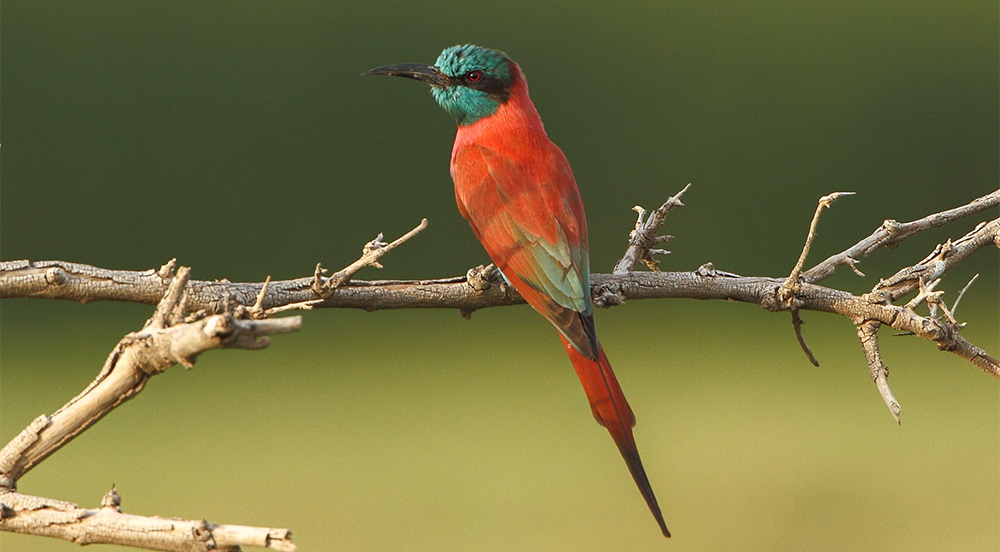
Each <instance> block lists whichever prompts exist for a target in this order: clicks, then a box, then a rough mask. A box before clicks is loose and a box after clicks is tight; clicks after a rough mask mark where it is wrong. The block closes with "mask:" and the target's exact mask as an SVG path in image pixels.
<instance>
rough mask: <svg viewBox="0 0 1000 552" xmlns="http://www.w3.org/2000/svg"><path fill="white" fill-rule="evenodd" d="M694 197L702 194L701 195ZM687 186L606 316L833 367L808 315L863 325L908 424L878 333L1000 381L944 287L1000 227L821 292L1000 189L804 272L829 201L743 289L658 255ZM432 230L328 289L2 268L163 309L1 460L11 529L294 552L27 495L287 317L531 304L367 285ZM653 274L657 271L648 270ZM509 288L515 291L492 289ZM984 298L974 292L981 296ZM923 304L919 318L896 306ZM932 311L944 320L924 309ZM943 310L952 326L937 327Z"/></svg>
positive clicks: (269, 535) (997, 198) (423, 285)
mask: <svg viewBox="0 0 1000 552" xmlns="http://www.w3.org/2000/svg"><path fill="white" fill-rule="evenodd" d="M689 186H690V185H689ZM687 189H688V187H685V188H684V189H683V190H681V191H680V192H679V193H677V194H676V195H674V196H673V197H671V198H670V199H668V200H667V201H666V202H665V203H664V204H663V205H661V206H660V207H659V208H658V209H656V210H655V211H654V212H653V213H652V214H649V215H648V216H647V212H646V210H645V209H643V208H641V207H636V209H635V210H636V211H637V212H638V213H639V215H638V220H637V222H636V225H635V229H634V230H633V231H632V232H631V233H630V236H629V238H630V241H629V245H628V248H627V249H626V252H625V255H624V256H623V258H622V260H621V261H619V262H618V264H617V265H616V267H615V270H614V272H613V274H594V275H592V278H591V280H592V286H593V287H592V292H593V298H594V302H595V304H597V305H598V306H611V305H617V304H621V303H623V302H625V301H626V300H630V299H653V298H660V299H663V298H694V299H724V300H728V301H741V302H747V303H754V304H757V305H760V306H761V307H763V308H764V309H766V310H768V311H774V312H779V311H786V312H790V313H791V316H792V326H793V328H794V331H795V336H796V339H797V340H798V342H799V344H800V346H801V347H802V349H803V351H804V352H805V353H806V354H807V356H808V358H809V359H810V361H811V362H813V363H814V364H816V365H817V366H818V365H819V363H818V361H817V360H816V359H815V357H814V356H813V355H812V352H811V351H810V350H809V347H808V346H807V345H806V343H805V339H804V337H803V335H802V323H803V321H802V318H801V316H800V312H801V311H808V310H811V311H820V312H829V313H834V314H838V315H841V316H844V317H847V318H848V319H850V320H851V322H852V323H853V324H854V325H855V326H856V328H857V332H858V337H859V339H860V341H861V346H862V349H863V351H864V353H865V358H866V359H867V364H868V368H869V372H870V374H871V376H872V379H873V381H874V382H875V384H876V388H877V389H878V391H879V393H880V395H881V396H882V398H883V400H884V401H885V403H886V406H887V407H888V408H889V411H890V413H891V414H892V416H893V417H894V418H895V419H896V421H897V422H898V421H899V419H900V418H899V415H900V410H901V409H900V406H899V402H898V401H897V400H896V399H895V397H894V396H893V394H892V391H891V390H890V388H889V385H888V369H887V368H886V365H885V363H884V362H883V359H882V355H881V353H880V351H879V347H878V331H879V329H880V328H881V327H882V326H889V327H891V328H894V329H896V330H899V331H901V332H904V333H909V334H913V335H916V336H919V337H922V338H924V339H927V340H930V341H932V342H934V343H935V344H936V345H937V346H938V348H939V349H941V350H943V351H948V352H951V353H953V354H955V355H958V356H959V357H961V358H963V359H965V360H967V361H969V362H971V363H972V364H973V365H975V366H977V367H979V368H981V369H982V370H984V371H985V372H987V373H988V374H990V375H991V376H993V377H995V378H998V379H1000V363H998V361H997V360H996V358H994V357H993V356H991V355H989V354H988V353H986V352H985V351H984V350H983V349H981V348H979V347H977V346H975V345H974V344H972V343H970V342H969V341H967V340H966V339H965V338H963V337H962V335H961V330H962V328H963V327H964V324H960V323H959V322H958V321H957V320H956V319H955V317H954V315H953V310H954V308H955V307H956V306H957V303H958V299H960V298H961V297H962V296H964V294H965V293H966V292H967V291H968V288H969V284H967V285H966V286H965V287H964V288H963V289H962V291H961V292H960V293H959V296H958V299H956V300H955V302H954V303H953V307H952V309H951V310H949V309H948V308H947V306H946V305H945V303H944V300H943V297H942V294H943V292H942V291H941V290H938V289H937V286H938V285H939V284H940V282H941V277H942V276H943V275H944V274H945V273H946V272H947V271H948V270H949V269H951V268H952V267H954V266H955V265H957V264H958V263H960V262H962V261H963V260H965V259H966V258H968V257H969V256H970V255H972V254H973V253H974V252H976V251H978V250H980V249H982V248H984V247H988V246H990V245H993V246H996V247H1000V219H993V220H989V221H984V222H981V223H980V224H979V225H977V226H976V227H975V228H974V229H973V230H972V231H970V232H969V233H967V234H966V235H964V236H961V237H959V238H957V239H955V240H948V241H946V242H945V243H943V244H940V245H938V246H936V247H935V248H934V250H933V251H931V253H930V254H929V255H928V256H927V257H925V258H924V259H923V260H921V261H920V262H918V263H916V264H914V265H911V266H906V267H904V268H902V269H900V270H899V271H897V272H896V273H895V274H894V275H892V276H890V277H888V278H885V279H882V280H880V281H879V283H878V284H877V285H875V286H874V288H873V289H872V290H871V291H870V292H867V293H864V294H861V295H855V294H853V293H851V292H848V291H842V290H838V289H833V288H830V287H824V286H821V285H818V284H817V282H819V281H821V280H823V279H825V278H827V277H828V276H830V275H831V274H832V273H833V272H834V270H835V269H836V268H837V267H839V266H848V267H850V268H851V269H852V270H854V271H855V272H858V273H859V274H860V271H858V270H857V267H856V263H857V260H858V259H859V258H860V257H861V256H865V255H868V254H871V253H872V252H874V251H875V250H877V249H878V248H880V247H882V246H886V247H890V248H891V247H894V246H895V245H897V244H898V243H899V242H900V241H902V240H903V239H906V238H907V237H910V236H912V235H915V234H916V233H918V232H920V231H922V230H925V229H928V228H932V227H936V226H941V225H944V224H947V223H949V222H952V221H954V220H957V219H959V218H961V217H965V216H970V215H973V214H976V213H980V212H982V211H983V210H985V209H988V208H995V207H996V206H997V205H1000V190H997V191H995V192H991V193H990V194H987V195H985V196H983V197H980V198H978V199H975V200H973V201H971V202H969V203H968V204H966V205H962V206H960V207H956V208H953V209H949V210H946V211H942V212H939V213H935V214H931V215H928V216H927V217H924V218H921V219H918V220H915V221H912V222H907V223H898V222H896V221H892V220H887V221H885V222H884V223H883V224H882V225H881V226H880V227H879V228H878V229H876V230H875V232H873V233H872V234H871V235H870V236H868V237H866V238H864V239H862V240H861V241H859V242H858V243H857V244H855V245H853V246H851V247H849V248H848V249H846V250H844V251H843V252H841V253H838V254H836V255H833V256H831V257H830V258H828V259H826V260H824V261H823V262H821V263H819V264H818V265H816V266H815V267H813V268H811V269H809V270H806V271H804V272H803V271H802V268H803V266H804V262H805V259H806V255H807V253H808V250H809V247H810V245H811V244H812V242H813V239H814V238H815V230H816V226H817V223H818V219H819V213H820V212H821V211H822V209H823V208H824V207H827V206H829V204H830V203H831V202H832V201H833V200H834V199H836V197H839V195H843V193H838V194H831V195H829V196H824V197H823V198H821V200H820V203H819V206H818V207H817V209H816V213H815V215H814V217H813V220H812V223H811V224H810V228H809V231H808V234H807V238H806V245H805V246H804V247H803V250H802V252H801V254H800V255H799V259H798V261H797V262H796V264H795V267H794V268H793V270H792V272H791V274H790V275H789V276H787V277H785V278H777V277H762V276H739V275H736V274H732V273H729V272H725V271H722V270H717V269H716V268H715V267H713V266H712V265H711V264H706V265H703V266H702V267H700V268H699V269H697V270H696V271H693V272H659V271H658V266H657V261H655V260H654V259H653V256H654V255H662V254H665V253H666V251H663V250H660V249H654V246H656V245H658V244H660V243H663V242H665V241H667V240H668V239H669V238H670V237H669V236H663V235H658V233H659V231H660V227H661V226H662V225H663V223H664V221H665V220H666V215H667V214H668V213H669V211H670V210H671V209H673V208H674V207H679V206H682V205H683V204H682V203H681V202H680V197H681V195H682V194H683V193H684V192H685V191H687ZM426 225H427V221H426V220H424V221H422V222H421V223H420V225H418V226H417V227H416V228H414V229H413V230H411V231H410V232H408V233H407V234H405V235H404V236H402V237H400V238H399V239H397V240H395V241H393V242H392V243H386V242H384V241H383V240H382V238H383V236H382V235H381V234H379V236H378V237H377V238H376V239H375V240H372V241H371V242H369V243H368V244H366V245H365V247H364V252H363V254H362V256H361V257H360V258H359V259H358V260H357V261H355V262H354V263H352V264H351V265H349V266H348V267H346V268H344V269H343V270H341V271H338V272H337V273H335V274H334V275H332V276H330V277H324V276H323V273H324V272H325V270H323V269H322V267H320V266H319V265H317V266H316V269H315V271H314V273H313V275H312V276H308V277H303V278H298V279H294V280H282V281H272V280H271V279H270V277H268V278H267V279H266V280H265V281H264V282H263V283H234V282H229V281H225V280H223V281H198V280H191V279H190V270H189V269H188V268H186V267H181V268H178V269H176V272H175V268H176V261H175V260H173V259H172V260H170V261H169V262H168V263H167V264H165V265H163V266H162V267H160V268H159V269H156V270H146V271H141V272H137V271H128V270H108V269H105V268H99V267H94V266H90V265H85V264H79V263H70V262H65V261H35V262H31V261H27V260H22V261H6V262H0V298H11V297H35V298H43V299H66V300H73V301H79V302H82V303H86V302H89V301H128V302H135V303H144V304H150V305H153V304H155V305H157V308H156V311H155V312H154V314H153V316H152V317H151V318H150V320H149V321H148V322H147V323H146V325H145V326H144V327H143V329H142V330H140V331H138V332H134V333H130V334H128V335H127V336H125V338H123V339H122V340H121V342H119V344H118V345H117V346H116V347H115V348H114V350H113V351H112V352H111V355H110V356H109V357H108V360H107V362H106V363H105V365H104V367H103V368H102V369H101V371H100V373H99V374H98V376H97V377H96V378H95V380H94V381H93V382H92V383H91V384H90V385H89V386H88V387H87V388H86V389H84V391H83V392H81V393H80V394H79V395H78V396H76V397H75V398H73V399H72V400H70V401H69V402H68V403H67V404H66V405H65V406H63V407H62V408H61V409H59V410H58V411H57V412H55V413H54V414H52V415H51V416H48V415H41V416H39V417H37V418H36V419H35V420H34V421H33V422H32V423H31V424H29V426H28V427H27V428H25V429H24V430H23V431H22V432H21V433H20V434H18V435H17V436H16V437H15V438H14V439H12V440H11V441H10V443H8V444H7V445H6V446H5V447H4V448H3V449H2V450H0V530H5V531H16V532H25V533H31V534H36V535H47V536H55V537H58V538H63V539H67V540H72V541H74V542H78V543H81V544H87V543H91V542H104V543H116V544H127V545H132V546H141V547H147V548H152V549H157V550H229V549H232V550H235V549H237V547H238V546H240V545H254V546H265V547H269V548H273V549H276V550H294V549H295V547H294V544H292V541H291V535H290V532H289V531H288V530H286V529H273V528H264V527H245V526H236V525H215V524H211V523H208V522H205V521H188V520H176V519H167V518H160V517H145V516H135V515H130V514H123V513H121V511H120V508H119V504H120V496H119V495H118V494H117V492H116V491H115V490H114V489H112V491H111V492H109V493H108V495H107V496H106V497H105V500H104V501H103V503H102V507H101V508H100V509H94V510H88V509H81V508H79V507H78V506H76V505H75V504H69V503H66V502H61V501H57V500H52V499H46V498H39V497H33V496H29V495H24V494H20V493H19V492H17V491H16V485H17V481H18V479H19V478H20V477H21V476H23V475H24V474H25V473H26V472H27V471H28V470H30V469H31V468H33V467H34V466H36V465H37V464H38V463H39V462H41V461H43V460H44V459H45V458H46V457H48V456H49V455H51V454H52V453H53V452H55V451H57V450H58V449H59V448H60V447H61V446H63V445H64V444H66V443H67V442H69V440H71V439H72V438H74V437H75V436H77V435H79V434H80V433H82V432H83V431H85V430H86V429H87V428H88V427H90V426H92V425H93V424H94V423H96V422H97V421H98V420H100V419H101V418H102V417H103V416H104V415H106V414H107V413H109V412H110V411H111V410H113V409H114V408H115V407H117V406H118V405H120V404H122V403H123V402H125V401H127V400H129V399H131V398H133V397H134V396H136V394H138V393H139V392H140V391H141V390H142V389H143V387H144V386H145V385H146V383H147V382H148V380H149V378H150V377H152V376H153V375H156V374H158V373H161V372H163V371H164V370H165V369H166V368H168V367H169V366H172V365H174V364H181V365H183V366H187V367H190V366H192V365H193V363H194V361H195V359H196V358H197V356H198V355H199V354H200V353H202V352H204V351H206V350H209V349H213V348H246V349H257V348H261V347H264V346H266V345H267V341H266V340H267V337H266V336H269V335H274V334H279V333H286V332H290V331H295V330H297V329H298V327H299V325H300V324H301V317H299V316H295V317H289V318H282V319H272V318H269V317H271V316H273V315H274V314H276V313H278V312H282V311H285V310H292V309H311V308H320V307H325V308H361V309H365V310H370V311H371V310H379V309H398V308H454V309H458V310H459V311H460V312H461V313H462V314H463V316H468V315H470V314H471V313H472V312H473V311H475V310H477V309H480V308H487V307H494V306H502V305H513V304H518V303H523V299H522V298H521V297H520V296H519V295H518V294H517V292H516V291H514V290H513V288H511V287H510V286H507V285H504V284H503V282H502V280H501V279H499V278H498V274H497V272H496V271H495V269H494V268H493V267H492V265H490V266H487V267H482V266H480V267H476V268H474V269H471V270H470V271H469V273H468V274H467V275H466V276H459V277H452V278H443V279H436V280H381V281H359V280H353V279H351V278H352V277H353V275H354V274H355V273H356V272H357V271H358V270H360V269H362V268H364V267H367V266H375V267H381V265H380V264H379V263H378V259H379V258H380V257H381V256H382V255H384V254H385V253H387V252H388V251H390V250H392V249H393V248H395V247H398V246H399V245H401V244H402V243H404V242H405V241H407V240H408V239H410V238H412V237H413V236H415V235H416V234H417V233H419V232H420V231H421V230H422V229H423V228H425V227H426ZM639 261H643V262H644V263H645V264H646V265H647V266H648V267H649V268H650V269H652V270H655V271H654V272H633V271H632V268H633V267H634V266H635V265H636V264H637V263H638V262H639ZM494 283H499V284H500V285H492V284H494ZM970 284H971V282H970ZM914 292H916V295H915V296H914V297H913V298H912V299H910V300H909V301H908V302H906V303H905V304H903V305H897V304H895V302H897V301H900V300H901V299H903V298H904V297H907V296H909V295H910V294H912V293H914ZM923 303H927V305H928V309H929V314H927V315H922V314H919V313H918V312H917V310H916V309H917V308H919V307H921V305H922V304H923ZM938 310H941V311H942V312H943V316H939V315H938V314H937V312H938Z"/></svg>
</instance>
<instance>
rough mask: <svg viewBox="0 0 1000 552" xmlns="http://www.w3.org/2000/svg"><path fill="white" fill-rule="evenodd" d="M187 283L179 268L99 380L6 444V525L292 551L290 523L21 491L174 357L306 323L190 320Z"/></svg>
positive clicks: (147, 541)
mask: <svg viewBox="0 0 1000 552" xmlns="http://www.w3.org/2000/svg"><path fill="white" fill-rule="evenodd" d="M189 281H190V269H189V268H187V267H181V268H180V269H178V270H177V274H176V275H175V276H174V277H173V278H172V279H171V281H170V283H169V284H168V287H167V289H166V292H165V293H164V294H163V298H162V299H161V300H160V301H159V303H158V306H157V308H156V311H155V312H154V313H153V316H152V317H150V319H149V320H148V321H147V322H146V324H145V325H144V326H143V328H142V330H140V331H138V332H132V333H130V334H128V335H126V336H125V337H124V338H122V340H121V341H119V342H118V345H116V346H115V348H114V349H113V350H112V352H111V354H110V355H109V356H108V359H107V361H106V362H105V364H104V367H103V368H102V369H101V371H100V372H99V373H98V375H97V377H96V378H95V379H94V381H93V382H91V383H90V385H88V386H87V387H86V388H85V389H84V390H83V391H82V392H81V393H80V394H79V395H77V396H76V397H74V398H73V399H71V400H70V401H69V402H68V403H66V404H65V405H64V406H63V407H62V408H60V409H59V410H57V411H56V412H55V413H54V414H52V415H51V416H48V415H44V414H43V415H41V416H38V417H37V418H35V419H34V420H33V421H32V422H31V423H30V424H29V425H28V427H26V428H25V429H24V430H22V431H21V433H19V434H18V435H17V436H16V437H14V439H13V440H11V441H10V443H8V444H7V445H6V446H4V447H3V449H0V530H4V531H13V532H23V533H30V534H35V535H43V536H52V537H58V538H62V539H66V540H70V541H73V542H78V543H80V544H90V543H97V542H100V543H115V544H126V545H131V546H140V547H143V548H153V549H156V550H213V549H224V550H225V549H229V550H235V549H237V548H238V546H239V545H256V546H267V547H270V548H274V549H276V550H294V549H295V547H294V545H293V544H292V542H291V536H290V535H291V533H290V532H289V531H288V530H286V529H268V528H255V527H243V526H225V525H213V524H209V523H207V522H205V521H183V520H174V519H165V518H149V517H143V516H134V515H127V514H122V513H120V511H118V508H117V506H118V502H119V501H120V497H118V495H117V493H116V492H115V491H114V489H112V492H111V493H109V497H106V498H107V500H106V502H110V503H111V505H112V506H113V508H109V507H108V506H107V505H106V506H105V507H102V508H101V509H100V510H86V509H81V508H79V507H77V506H76V505H75V504H70V503H67V502H62V501H57V500H51V499H46V498H39V497H33V496H28V495H22V494H20V493H18V492H16V491H15V489H16V488H17V482H18V480H19V479H20V478H21V477H22V476H23V475H24V474H26V473H27V472H28V471H30V470H31V469H32V468H33V467H35V466H36V465H38V464H39V463H40V462H42V461H43V460H45V459H46V458H47V457H49V456H50V455H51V454H52V453H54V452H56V451H57V450H59V449H60V448H62V446H63V445H65V444H67V443H68V442H70V441H71V440H72V439H73V438H75V437H76V436H77V435H80V434H81V433H83V432H84V431H86V430H87V429H88V428H90V427H91V426H93V425H94V424H95V423H97V422H98V421H99V420H100V419H101V418H103V417H104V416H106V415H107V414H108V413H110V412H111V411H112V410H114V409H115V408H117V407H118V406H119V405H121V404H122V403H124V402H126V401H128V400H130V399H132V398H134V397H135V396H136V395H138V394H139V392H140V391H142V390H143V388H145V386H146V383H147V382H148V381H149V378H151V377H152V376H154V375H156V374H159V373H162V372H163V371H164V370H166V369H167V368H169V367H170V366H173V365H174V364H181V365H183V366H185V367H187V368H191V367H193V366H194V362H195V359H196V358H197V357H198V355H200V354H201V353H203V352H205V351H207V350H209V349H220V348H238V349H262V348H264V347H267V345H268V336H271V335H276V334H281V333H288V332H293V331H297V330H298V329H299V327H300V326H301V324H302V318H301V317H300V316H294V317H288V318H282V319H275V320H241V319H238V318H237V317H236V316H235V315H233V313H230V312H226V313H221V314H213V315H205V316H190V317H187V318H185V317H184V314H185V303H186V297H187V292H186V287H187V285H188V284H189Z"/></svg>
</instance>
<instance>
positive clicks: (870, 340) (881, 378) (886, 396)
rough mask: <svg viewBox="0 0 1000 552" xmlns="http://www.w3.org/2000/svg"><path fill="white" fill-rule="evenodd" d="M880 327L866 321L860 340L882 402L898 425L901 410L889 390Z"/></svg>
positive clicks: (878, 324) (859, 329) (872, 321)
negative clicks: (880, 339)
mask: <svg viewBox="0 0 1000 552" xmlns="http://www.w3.org/2000/svg"><path fill="white" fill-rule="evenodd" d="M879 326H881V324H880V323H879V322H876V321H874V320H866V321H864V322H862V323H860V324H858V338H859V339H860V340H861V348H862V349H864V351H865V360H867V361H868V370H869V372H870V373H871V376H872V381H874V382H875V387H877V388H878V392H879V394H880V395H882V400H883V401H885V405H886V406H887V407H889V413H890V414H892V417H893V418H894V419H895V420H896V423H897V424H898V423H900V421H899V413H900V411H901V409H900V407H899V402H898V401H897V400H896V397H894V396H893V394H892V389H889V379H888V378H889V368H888V367H887V366H886V365H885V363H884V362H882V353H881V352H880V351H879V348H878V329H879Z"/></svg>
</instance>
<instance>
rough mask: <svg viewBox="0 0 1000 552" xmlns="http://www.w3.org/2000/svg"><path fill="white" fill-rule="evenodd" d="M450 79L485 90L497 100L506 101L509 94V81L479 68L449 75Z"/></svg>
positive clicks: (456, 82) (474, 88)
mask: <svg viewBox="0 0 1000 552" xmlns="http://www.w3.org/2000/svg"><path fill="white" fill-rule="evenodd" d="M451 81H452V82H453V83H455V84H458V85H461V86H466V87H468V88H471V89H473V90H481V91H483V92H486V93H487V94H489V96H490V97H492V98H493V99H495V100H497V101H499V102H505V101H507V98H508V97H509V96H510V90H509V86H510V85H509V83H507V82H505V81H504V80H503V79H501V78H500V77H497V76H495V75H493V74H490V73H488V72H486V71H483V70H481V69H472V70H470V71H467V72H465V73H463V74H461V75H458V76H455V77H451Z"/></svg>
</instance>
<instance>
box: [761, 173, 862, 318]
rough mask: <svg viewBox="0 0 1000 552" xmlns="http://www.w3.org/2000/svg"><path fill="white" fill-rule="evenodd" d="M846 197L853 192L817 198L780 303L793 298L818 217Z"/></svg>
mask: <svg viewBox="0 0 1000 552" xmlns="http://www.w3.org/2000/svg"><path fill="white" fill-rule="evenodd" d="M848 195H854V192H833V193H832V194H828V195H825V196H823V197H821V198H819V204H817V205H816V212H814V213H813V218H812V221H811V222H810V223H809V232H808V233H807V234H806V243H805V245H803V246H802V252H801V253H799V260H798V261H796V262H795V266H794V267H793V268H792V272H791V274H789V275H788V278H787V279H786V280H785V283H784V284H783V285H782V286H781V290H780V292H779V293H781V299H782V301H791V300H792V297H793V296H794V293H795V285H796V284H797V283H798V281H799V275H800V274H801V273H802V265H804V264H805V262H806V257H807V256H808V255H809V249H810V248H811V247H812V242H813V239H814V238H815V237H816V227H817V226H819V216H820V214H822V213H823V209H826V208H827V207H829V206H831V205H833V202H834V201H837V200H838V199H840V198H841V197H844V196H848Z"/></svg>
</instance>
